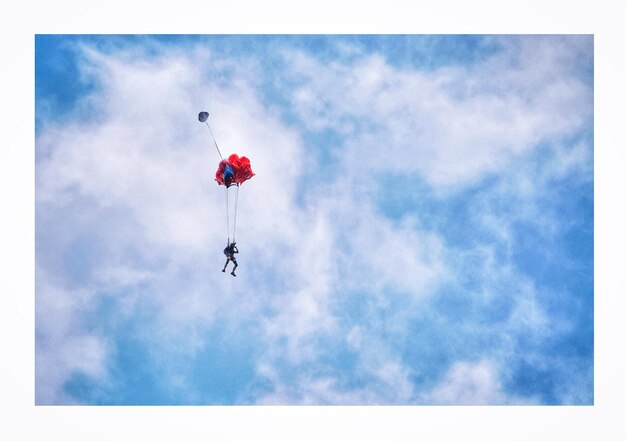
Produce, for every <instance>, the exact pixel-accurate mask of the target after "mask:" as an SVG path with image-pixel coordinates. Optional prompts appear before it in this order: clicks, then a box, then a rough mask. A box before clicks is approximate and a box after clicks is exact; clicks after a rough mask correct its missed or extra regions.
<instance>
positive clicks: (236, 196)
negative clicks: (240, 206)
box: [233, 184, 239, 242]
mask: <svg viewBox="0 0 626 441" xmlns="http://www.w3.org/2000/svg"><path fill="white" fill-rule="evenodd" d="M238 202H239V184H237V192H236V193H235V219H234V221H233V242H235V230H236V229H237V203H238Z"/></svg>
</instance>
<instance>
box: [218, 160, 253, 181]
mask: <svg viewBox="0 0 626 441" xmlns="http://www.w3.org/2000/svg"><path fill="white" fill-rule="evenodd" d="M252 176H254V173H253V172H252V167H251V166H250V160H249V159H248V158H246V157H245V156H241V157H239V155H237V154H236V153H233V154H232V155H230V156H229V157H228V160H226V159H222V160H221V161H220V164H219V166H218V168H217V171H216V172H215V180H216V181H217V183H218V184H219V185H225V186H226V187H227V188H228V187H230V186H231V185H240V184H243V183H244V182H245V181H247V180H248V179H250V178H251V177H252Z"/></svg>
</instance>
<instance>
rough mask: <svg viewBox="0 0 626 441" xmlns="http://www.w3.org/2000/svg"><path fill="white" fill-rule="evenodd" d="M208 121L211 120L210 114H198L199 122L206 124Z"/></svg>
mask: <svg viewBox="0 0 626 441" xmlns="http://www.w3.org/2000/svg"><path fill="white" fill-rule="evenodd" d="M207 119H209V112H200V113H198V121H200V122H205V121H206V120H207Z"/></svg>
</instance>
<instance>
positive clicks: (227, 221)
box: [224, 187, 230, 245]
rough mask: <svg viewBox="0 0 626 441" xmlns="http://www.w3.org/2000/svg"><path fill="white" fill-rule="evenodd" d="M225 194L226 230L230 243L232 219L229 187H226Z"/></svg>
mask: <svg viewBox="0 0 626 441" xmlns="http://www.w3.org/2000/svg"><path fill="white" fill-rule="evenodd" d="M224 194H225V195H226V232H227V237H228V245H230V220H229V216H228V187H226V188H225V189H224Z"/></svg>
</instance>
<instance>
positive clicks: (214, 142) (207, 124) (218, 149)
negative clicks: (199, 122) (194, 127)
mask: <svg viewBox="0 0 626 441" xmlns="http://www.w3.org/2000/svg"><path fill="white" fill-rule="evenodd" d="M204 123H205V124H206V126H207V127H208V128H209V132H211V138H213V144H215V148H216V149H217V153H218V154H219V155H220V160H221V159H223V158H224V157H223V156H222V152H220V148H219V147H218V146H217V141H215V136H213V130H211V126H210V125H209V122H208V121H205V122H204Z"/></svg>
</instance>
